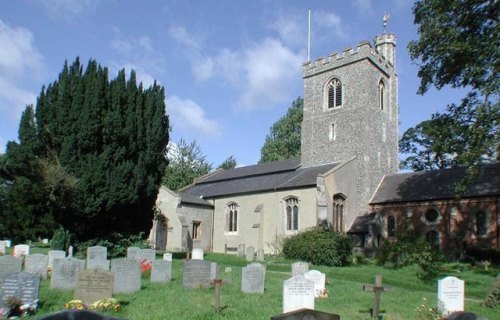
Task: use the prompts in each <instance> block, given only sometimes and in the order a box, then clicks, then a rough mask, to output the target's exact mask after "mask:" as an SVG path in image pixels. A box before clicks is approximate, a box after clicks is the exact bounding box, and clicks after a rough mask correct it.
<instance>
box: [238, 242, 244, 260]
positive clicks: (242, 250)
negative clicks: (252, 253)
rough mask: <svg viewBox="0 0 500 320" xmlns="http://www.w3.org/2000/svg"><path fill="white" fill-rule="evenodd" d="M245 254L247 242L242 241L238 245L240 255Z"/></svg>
mask: <svg viewBox="0 0 500 320" xmlns="http://www.w3.org/2000/svg"><path fill="white" fill-rule="evenodd" d="M244 256H245V244H244V243H241V244H239V245H238V257H244Z"/></svg>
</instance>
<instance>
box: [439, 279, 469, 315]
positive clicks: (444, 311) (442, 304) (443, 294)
mask: <svg viewBox="0 0 500 320" xmlns="http://www.w3.org/2000/svg"><path fill="white" fill-rule="evenodd" d="M438 309H439V311H440V313H441V315H443V316H447V315H449V314H451V313H453V312H455V311H464V281H463V280H460V279H458V278H456V277H446V278H444V279H441V280H438Z"/></svg>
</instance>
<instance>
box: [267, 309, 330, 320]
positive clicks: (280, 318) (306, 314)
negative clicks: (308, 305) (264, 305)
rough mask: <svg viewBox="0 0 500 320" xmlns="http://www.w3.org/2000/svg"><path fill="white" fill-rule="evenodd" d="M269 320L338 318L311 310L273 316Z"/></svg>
mask: <svg viewBox="0 0 500 320" xmlns="http://www.w3.org/2000/svg"><path fill="white" fill-rule="evenodd" d="M271 320H340V316H339V315H337V314H333V313H327V312H322V311H316V310H311V309H299V310H295V311H291V312H287V313H283V314H279V315H277V316H273V317H271Z"/></svg>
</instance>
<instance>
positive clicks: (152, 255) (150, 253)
mask: <svg viewBox="0 0 500 320" xmlns="http://www.w3.org/2000/svg"><path fill="white" fill-rule="evenodd" d="M136 257H137V259H138V260H139V262H140V263H142V264H149V265H151V264H152V263H153V261H154V260H155V259H156V251H155V250H153V249H139V251H138V252H137V256H136Z"/></svg>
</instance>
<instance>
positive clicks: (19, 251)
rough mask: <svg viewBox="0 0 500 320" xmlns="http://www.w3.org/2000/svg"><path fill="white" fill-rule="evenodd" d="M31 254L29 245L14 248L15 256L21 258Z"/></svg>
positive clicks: (19, 245)
mask: <svg viewBox="0 0 500 320" xmlns="http://www.w3.org/2000/svg"><path fill="white" fill-rule="evenodd" d="M29 254H30V246H29V245H27V244H18V245H15V246H14V253H13V256H14V257H17V258H20V257H22V256H27V255H29Z"/></svg>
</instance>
